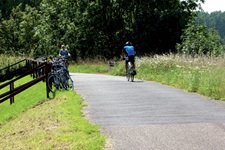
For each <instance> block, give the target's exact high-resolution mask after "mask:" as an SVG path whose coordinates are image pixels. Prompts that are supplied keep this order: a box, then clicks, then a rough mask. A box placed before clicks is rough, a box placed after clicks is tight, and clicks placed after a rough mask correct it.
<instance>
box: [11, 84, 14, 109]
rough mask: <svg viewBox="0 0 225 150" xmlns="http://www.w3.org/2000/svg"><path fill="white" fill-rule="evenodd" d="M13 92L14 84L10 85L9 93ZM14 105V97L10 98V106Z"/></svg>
mask: <svg viewBox="0 0 225 150" xmlns="http://www.w3.org/2000/svg"><path fill="white" fill-rule="evenodd" d="M13 90H14V82H12V83H10V92H11V91H13ZM13 103H14V95H12V96H11V97H10V105H12V104H13Z"/></svg>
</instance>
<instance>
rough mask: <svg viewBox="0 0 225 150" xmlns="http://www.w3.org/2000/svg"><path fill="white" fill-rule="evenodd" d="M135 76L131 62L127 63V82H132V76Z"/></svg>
mask: <svg viewBox="0 0 225 150" xmlns="http://www.w3.org/2000/svg"><path fill="white" fill-rule="evenodd" d="M135 75H136V71H135V69H134V66H133V64H132V63H131V62H128V70H127V74H126V77H127V81H131V82H134V76H135Z"/></svg>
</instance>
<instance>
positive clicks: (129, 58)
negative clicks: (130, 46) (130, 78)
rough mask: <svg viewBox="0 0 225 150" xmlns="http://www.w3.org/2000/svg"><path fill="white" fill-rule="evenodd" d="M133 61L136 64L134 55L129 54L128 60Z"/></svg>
mask: <svg viewBox="0 0 225 150" xmlns="http://www.w3.org/2000/svg"><path fill="white" fill-rule="evenodd" d="M129 61H130V62H131V63H132V64H134V62H135V59H134V56H128V59H126V62H129Z"/></svg>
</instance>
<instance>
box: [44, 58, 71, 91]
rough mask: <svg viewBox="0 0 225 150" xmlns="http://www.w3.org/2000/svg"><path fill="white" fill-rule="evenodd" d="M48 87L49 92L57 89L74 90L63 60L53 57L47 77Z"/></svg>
mask: <svg viewBox="0 0 225 150" xmlns="http://www.w3.org/2000/svg"><path fill="white" fill-rule="evenodd" d="M48 88H49V90H50V91H51V92H54V91H55V90H59V89H65V90H68V89H71V90H74V85H73V80H72V78H71V77H70V75H69V71H68V69H67V66H66V64H65V61H63V60H60V59H54V61H53V63H52V71H51V74H50V75H49V77H48Z"/></svg>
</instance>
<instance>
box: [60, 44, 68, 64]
mask: <svg viewBox="0 0 225 150" xmlns="http://www.w3.org/2000/svg"><path fill="white" fill-rule="evenodd" d="M59 57H61V58H63V59H65V61H66V68H68V66H69V62H68V58H69V57H70V53H69V51H68V50H67V49H66V47H65V45H61V49H60V51H59Z"/></svg>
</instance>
